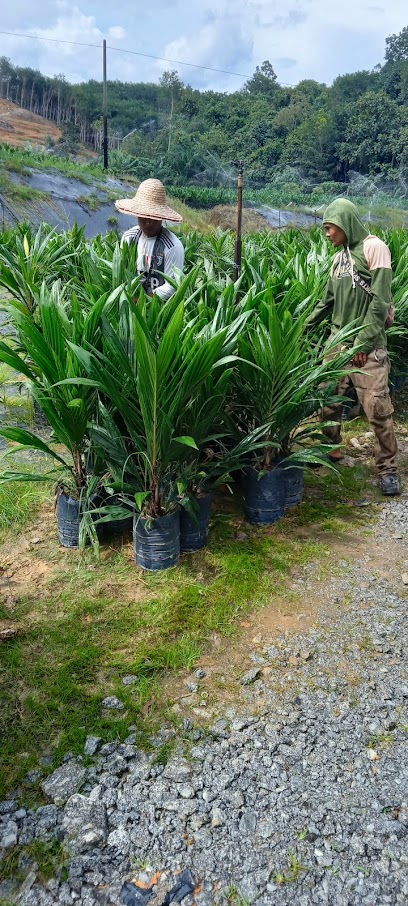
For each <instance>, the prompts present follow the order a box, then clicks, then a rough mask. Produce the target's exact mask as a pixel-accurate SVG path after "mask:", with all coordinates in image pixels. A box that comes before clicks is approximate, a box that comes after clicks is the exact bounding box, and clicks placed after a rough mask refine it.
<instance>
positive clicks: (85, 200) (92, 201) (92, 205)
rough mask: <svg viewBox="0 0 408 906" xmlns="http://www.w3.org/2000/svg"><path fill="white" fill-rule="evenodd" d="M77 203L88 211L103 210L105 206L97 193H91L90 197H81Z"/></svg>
mask: <svg viewBox="0 0 408 906" xmlns="http://www.w3.org/2000/svg"><path fill="white" fill-rule="evenodd" d="M77 203H78V204H80V205H81V206H82V207H84V208H87V210H88V211H99V208H101V207H102V204H103V202H102V201H101V199H100V198H98V196H97V195H96V193H95V192H91V194H90V195H79V196H78V198H77Z"/></svg>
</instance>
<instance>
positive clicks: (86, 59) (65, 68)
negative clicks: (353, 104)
mask: <svg viewBox="0 0 408 906" xmlns="http://www.w3.org/2000/svg"><path fill="white" fill-rule="evenodd" d="M406 25H408V8H407V4H406V0H338V2H337V3H336V2H335V0H190V3H188V2H187V0H154V2H152V3H150V4H149V3H147V2H146V0H144V2H141V0H132V2H129V0H115V2H109V3H107V2H105V0H99V2H93V0H77V2H75V0H73V2H67V0H37V2H36V3H33V2H32V0H13V2H11V3H10V2H6V0H3V3H2V8H1V12H0V56H5V57H8V58H9V59H10V61H11V62H12V63H13V64H14V65H18V66H30V67H32V68H34V69H38V70H40V71H41V72H42V73H43V74H44V75H49V76H54V75H57V74H63V75H64V76H65V78H66V79H67V80H68V81H69V82H82V81H87V80H88V79H97V80H98V81H99V80H100V79H101V78H102V49H101V48H102V41H103V39H106V42H107V48H108V49H107V75H108V79H119V80H121V81H125V82H126V81H128V82H157V81H158V80H159V78H160V76H161V74H162V73H163V71H165V70H177V72H178V74H179V76H180V78H181V79H182V81H183V82H184V83H185V84H189V85H191V86H192V87H193V88H199V89H200V90H208V89H212V90H214V91H224V92H230V91H236V90H239V89H240V88H241V87H242V86H243V84H244V83H245V81H246V79H247V78H250V77H251V75H252V74H253V73H254V71H255V69H256V66H260V65H261V64H262V62H263V61H264V60H269V61H270V62H271V63H272V65H273V68H274V70H275V73H276V75H277V78H278V82H279V83H280V84H281V85H296V84H298V82H300V81H301V80H302V79H315V80H316V81H318V82H324V83H326V84H327V85H330V84H331V83H332V81H333V79H335V78H336V77H337V76H338V75H344V74H345V73H347V72H357V71H358V70H362V69H369V70H370V69H373V68H374V67H375V66H376V65H378V64H381V65H382V64H383V62H384V53H385V39H386V37H387V36H389V35H393V34H398V33H399V32H400V31H402V29H403V28H404V27H405V26H406ZM4 32H11V33H12V34H11V35H6V34H4ZM19 35H35V36H37V38H39V39H40V40H32V39H30V38H26V37H19ZM50 39H52V40H50ZM54 41H58V42H61V43H54ZM62 42H67V43H62ZM68 42H78V44H79V45H96V46H95V47H89V46H76V45H75V43H72V44H71V43H68ZM143 54H144V55H146V56H142V55H143ZM154 57H160V58H162V59H161V60H158V59H154ZM166 60H167V61H166ZM168 61H180V62H181V63H185V64H187V63H190V64H195V66H187V65H180V62H168ZM197 67H209V69H200V68H197ZM210 69H216V70H225V72H211V71H209V70H210ZM227 73H234V74H229V75H228V74H227Z"/></svg>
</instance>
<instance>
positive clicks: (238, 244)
mask: <svg viewBox="0 0 408 906" xmlns="http://www.w3.org/2000/svg"><path fill="white" fill-rule="evenodd" d="M234 165H235V166H236V167H237V168H238V208H237V238H236V240H235V256H234V283H235V281H236V280H238V277H239V276H240V273H241V258H242V238H241V227H242V187H243V184H244V163H243V161H242V160H236V161H234Z"/></svg>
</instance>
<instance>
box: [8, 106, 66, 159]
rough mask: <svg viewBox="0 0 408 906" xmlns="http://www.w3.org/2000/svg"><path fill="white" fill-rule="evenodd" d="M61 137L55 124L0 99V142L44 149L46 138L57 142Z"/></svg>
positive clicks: (59, 130)
mask: <svg viewBox="0 0 408 906" xmlns="http://www.w3.org/2000/svg"><path fill="white" fill-rule="evenodd" d="M61 135H62V133H61V129H58V126H56V125H55V123H52V122H51V121H50V120H46V119H44V117H42V116H37V114H36V113H30V111H29V110H25V109H24V108H23V107H18V106H17V104H13V103H12V102H11V101H6V100H4V98H0V142H3V143H4V144H6V145H14V146H21V145H24V144H25V142H30V145H33V146H35V147H38V146H41V147H45V145H46V139H47V136H48V137H50V138H52V139H53V141H55V142H57V141H59V139H60V138H61Z"/></svg>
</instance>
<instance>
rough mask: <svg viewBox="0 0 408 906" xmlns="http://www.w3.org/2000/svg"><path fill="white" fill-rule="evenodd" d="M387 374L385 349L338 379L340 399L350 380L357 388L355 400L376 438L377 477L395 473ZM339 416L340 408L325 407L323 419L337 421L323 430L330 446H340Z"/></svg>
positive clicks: (393, 437) (374, 353)
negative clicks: (351, 372)
mask: <svg viewBox="0 0 408 906" xmlns="http://www.w3.org/2000/svg"><path fill="white" fill-rule="evenodd" d="M389 371H390V363H389V358H388V354H387V350H386V349H384V348H381V349H373V351H372V352H370V353H369V355H368V358H367V363H366V364H365V365H364V368H362V369H361V371H360V372H359V373H358V374H357V373H355V374H350V375H347V377H344V378H341V380H340V382H339V384H338V387H337V392H338V394H339V396H344V395H345V393H346V392H347V388H348V387H349V385H350V381H351V382H352V383H353V384H354V386H355V388H356V391H357V396H358V399H359V401H360V403H361V405H362V407H363V409H364V412H365V414H366V416H367V418H368V421H369V422H370V426H371V429H372V431H373V432H374V435H375V447H374V456H375V462H376V466H377V469H378V471H379V473H380V475H395V473H396V471H397V441H396V437H395V431H394V422H393V418H392V414H393V412H394V408H393V405H392V402H391V398H390V393H389V389H388V376H389ZM341 413H342V406H341V405H338V406H333V407H331V408H326V409H324V410H323V412H322V419H323V420H325V421H335V422H337V424H336V425H333V426H332V427H330V428H325V429H324V433H325V435H326V437H327V438H328V439H329V440H330V441H331V442H332V443H340V439H341V435H340V431H341Z"/></svg>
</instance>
